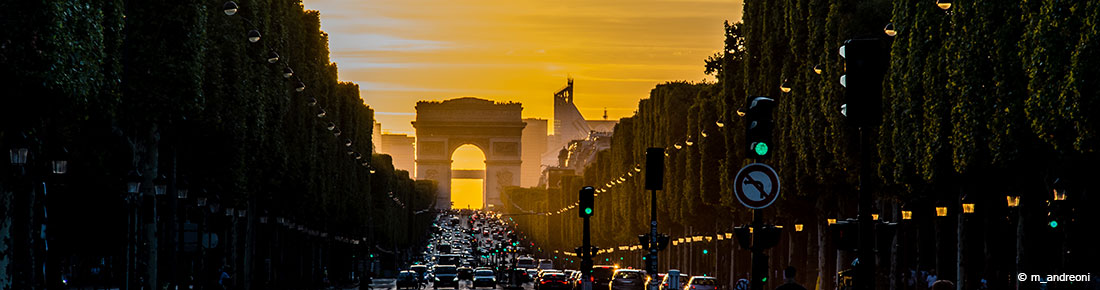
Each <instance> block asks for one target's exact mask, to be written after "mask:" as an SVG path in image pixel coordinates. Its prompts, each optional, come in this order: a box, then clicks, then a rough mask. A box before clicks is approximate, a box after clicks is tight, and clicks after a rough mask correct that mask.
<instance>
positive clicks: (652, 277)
mask: <svg viewBox="0 0 1100 290" xmlns="http://www.w3.org/2000/svg"><path fill="white" fill-rule="evenodd" d="M649 193H650V194H649V198H650V199H649V200H650V201H649V257H647V258H646V262H647V263H646V272H647V274H649V281H657V190H650V191H649ZM656 285H657V283H650V284H649V285H646V288H647V289H651V290H656V288H657V287H655V286H656Z"/></svg>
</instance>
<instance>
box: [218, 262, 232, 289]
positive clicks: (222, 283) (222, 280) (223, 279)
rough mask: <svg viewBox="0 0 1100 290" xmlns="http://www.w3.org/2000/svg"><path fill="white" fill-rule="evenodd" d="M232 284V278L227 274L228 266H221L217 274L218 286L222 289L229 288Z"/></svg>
mask: <svg viewBox="0 0 1100 290" xmlns="http://www.w3.org/2000/svg"><path fill="white" fill-rule="evenodd" d="M232 284H233V278H232V277H231V276H229V266H222V269H221V273H220V274H218V286H219V287H221V288H222V289H231V288H232Z"/></svg>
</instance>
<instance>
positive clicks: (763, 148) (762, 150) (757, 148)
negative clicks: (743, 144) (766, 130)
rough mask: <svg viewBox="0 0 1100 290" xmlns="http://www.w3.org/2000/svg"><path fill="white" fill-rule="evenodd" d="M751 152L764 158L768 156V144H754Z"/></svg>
mask: <svg viewBox="0 0 1100 290" xmlns="http://www.w3.org/2000/svg"><path fill="white" fill-rule="evenodd" d="M752 151H753V152H756V155H760V156H764V155H767V154H768V143H764V142H756V143H755V144H753V146H752Z"/></svg>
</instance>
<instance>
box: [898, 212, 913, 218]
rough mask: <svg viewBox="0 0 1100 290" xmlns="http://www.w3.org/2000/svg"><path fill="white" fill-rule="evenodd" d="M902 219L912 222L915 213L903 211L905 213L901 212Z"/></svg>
mask: <svg viewBox="0 0 1100 290" xmlns="http://www.w3.org/2000/svg"><path fill="white" fill-rule="evenodd" d="M901 219H903V220H911V219H913V211H911V210H903V211H901Z"/></svg>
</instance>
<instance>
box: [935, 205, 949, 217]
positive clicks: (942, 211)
mask: <svg viewBox="0 0 1100 290" xmlns="http://www.w3.org/2000/svg"><path fill="white" fill-rule="evenodd" d="M936 216H947V207H946V206H937V207H936Z"/></svg>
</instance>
